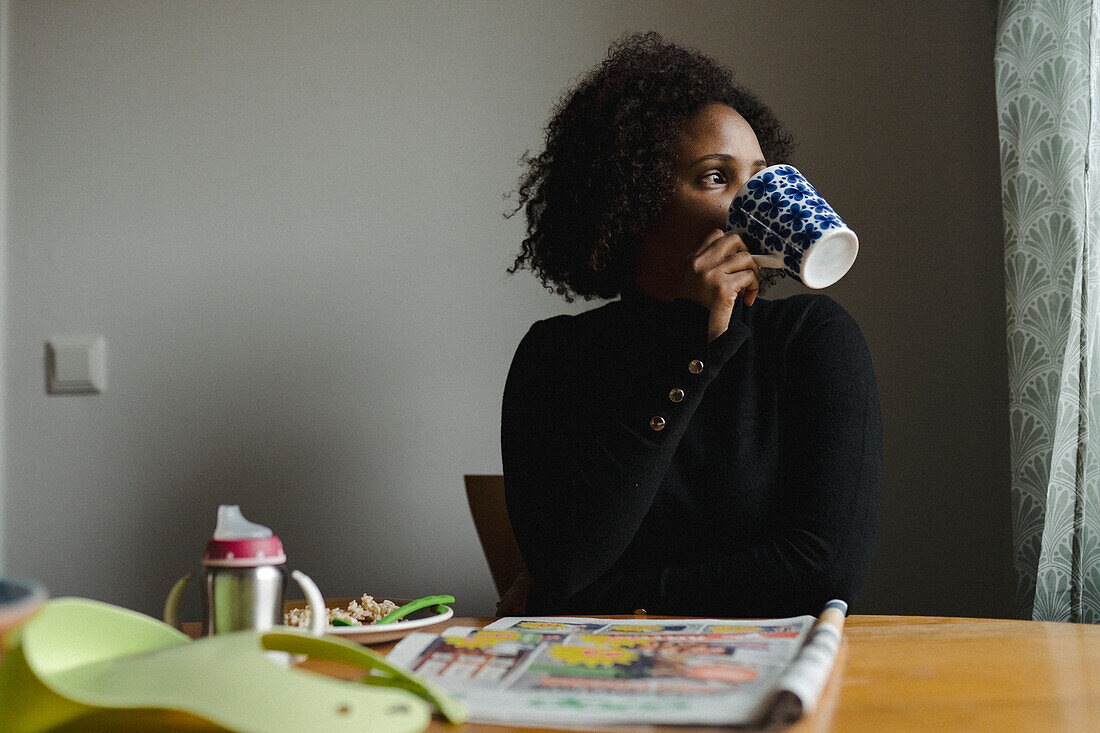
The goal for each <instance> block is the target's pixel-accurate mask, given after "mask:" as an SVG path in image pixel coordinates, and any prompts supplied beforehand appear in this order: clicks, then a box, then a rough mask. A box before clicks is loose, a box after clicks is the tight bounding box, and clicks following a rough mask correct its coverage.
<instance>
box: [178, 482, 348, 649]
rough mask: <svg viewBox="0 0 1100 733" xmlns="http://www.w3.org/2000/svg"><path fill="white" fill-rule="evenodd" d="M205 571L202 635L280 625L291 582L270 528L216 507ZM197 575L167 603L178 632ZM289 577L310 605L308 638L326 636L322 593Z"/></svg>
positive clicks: (229, 507) (300, 577) (183, 581)
mask: <svg viewBox="0 0 1100 733" xmlns="http://www.w3.org/2000/svg"><path fill="white" fill-rule="evenodd" d="M202 565H203V570H202V631H203V635H209V634H220V633H224V632H227V631H243V630H245V629H255V630H257V631H265V630H267V629H270V628H271V627H273V626H281V625H282V623H283V600H284V596H285V594H286V581H287V576H288V573H287V569H286V554H285V553H284V552H283V543H282V542H280V541H279V538H278V537H276V536H275V535H274V533H273V532H272V531H271V530H270V529H268V528H267V527H264V526H263V525H261V524H255V523H254V522H250V521H248V520H247V519H245V518H244V516H243V515H242V514H241V509H240V507H239V506H237V505H236V504H222V505H221V506H219V507H218V524H217V526H216V527H215V529H214V538H213V539H211V540H210V542H208V543H207V545H206V553H205V554H204V555H203V556H202ZM194 575H195V574H194V573H188V574H187V575H185V576H183V577H182V578H180V579H179V580H178V581H176V584H175V585H174V586H173V587H172V590H171V592H169V593H168V598H167V600H166V601H165V602H164V620H165V621H166V622H167V623H169V624H171V625H172V626H175V627H176V628H179V626H180V623H179V602H180V596H182V595H183V590H184V588H185V587H186V586H187V583H188V582H189V581H190V580H191V578H193V577H194ZM289 576H290V577H292V578H294V580H295V581H296V582H297V583H298V585H299V586H300V587H301V588H302V591H303V592H304V593H305V595H306V598H307V599H308V600H309V609H310V632H311V633H313V634H316V635H317V636H320V635H322V634H323V633H324V630H325V627H326V626H327V625H328V616H327V614H326V613H325V601H324V598H323V597H322V596H321V591H319V590H317V586H316V585H315V584H314V583H313V581H312V580H310V578H309V576H308V575H306V574H305V573H302V572H299V571H297V570H295V571H293V572H290V573H289Z"/></svg>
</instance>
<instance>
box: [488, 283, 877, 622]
mask: <svg viewBox="0 0 1100 733" xmlns="http://www.w3.org/2000/svg"><path fill="white" fill-rule="evenodd" d="M707 321H708V312H707V310H706V309H705V308H703V307H701V306H699V305H696V304H695V303H691V302H689V301H683V300H681V301H676V302H675V303H663V302H660V301H656V300H653V299H650V298H646V297H643V296H639V295H626V296H624V298H623V300H621V301H617V302H613V303H609V304H607V305H604V306H602V307H599V308H596V309H594V310H590V311H588V312H586V313H582V314H580V315H577V316H558V317H556V318H551V319H548V320H545V321H540V322H538V323H536V324H535V325H534V326H532V328H531V330H530V331H529V332H528V333H527V335H526V336H525V337H524V339H523V341H522V342H521V343H520V345H519V348H518V349H517V351H516V355H515V358H514V359H513V361H512V367H511V370H510V372H509V374H508V382H507V385H506V387H505V391H504V405H503V414H502V427H501V432H502V450H503V459H504V478H505V485H506V491H507V498H508V511H509V514H510V517H511V520H512V526H513V528H514V530H515V533H516V538H517V539H518V540H519V545H520V548H521V550H522V551H523V555H524V559H525V560H526V562H527V566H528V568H529V569H530V571H531V574H532V575H533V576H534V578H535V586H534V589H533V590H532V592H531V595H530V597H529V599H528V605H527V612H528V613H532V614H545V613H631V612H633V611H634V610H635V609H637V608H645V609H646V610H647V611H648V612H649V613H651V614H654V613H667V614H684V615H695V616H711V615H716V616H786V615H792V614H801V613H812V614H817V613H819V612H820V611H821V609H822V607H823V606H824V605H825V603H826V602H827V601H828V600H830V599H832V598H841V599H844V600H847V601H849V602H851V601H852V600H853V599H854V598H855V596H856V594H857V593H858V591H859V589H860V586H861V585H862V582H863V578H864V575H865V574H866V571H867V565H868V562H869V561H870V556H871V549H872V546H873V544H874V534H875V524H876V518H877V513H878V498H879V482H880V473H881V453H882V437H881V425H880V420H879V407H878V396H877V391H876V388H875V379H874V373H873V371H872V368H871V358H870V355H869V353H868V351H867V346H866V344H865V343H864V340H863V336H862V335H861V333H860V331H859V328H858V327H857V326H856V324H855V321H853V320H852V318H851V317H850V316H849V315H848V314H847V313H846V312H845V311H844V309H843V308H841V307H840V306H839V305H837V304H836V303H835V302H834V301H832V300H831V299H829V298H828V297H825V296H822V295H800V296H795V297H792V298H787V299H785V300H778V301H767V300H763V299H758V300H757V301H756V303H755V304H754V305H753V306H752V307H745V306H744V305H743V304H740V303H739V304H738V305H737V307H736V308H735V310H734V313H733V317H732V319H731V321H730V326H729V329H728V330H727V331H726V332H725V333H724V334H722V335H721V336H719V337H718V338H717V339H715V340H714V341H713V342H711V343H710V344H708V343H707ZM658 428H659V429H658Z"/></svg>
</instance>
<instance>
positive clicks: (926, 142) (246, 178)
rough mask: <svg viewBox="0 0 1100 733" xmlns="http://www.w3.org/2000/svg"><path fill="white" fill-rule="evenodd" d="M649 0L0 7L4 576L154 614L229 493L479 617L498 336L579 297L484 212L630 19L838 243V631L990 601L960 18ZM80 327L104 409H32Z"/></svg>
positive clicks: (978, 44)
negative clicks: (845, 573)
mask: <svg viewBox="0 0 1100 733" xmlns="http://www.w3.org/2000/svg"><path fill="white" fill-rule="evenodd" d="M666 6H670V7H671V6H672V4H668V3H664V2H660V1H658V0H652V1H650V0H646V1H645V2H629V3H627V2H617V3H610V2H609V3H589V2H568V3H564V2H557V3H543V2H530V3H521V2H509V1H505V0H501V1H500V2H467V3H451V2H424V3H416V2H412V3H389V2H360V3H335V2H312V3H299V2H289V1H288V2H263V3H261V2H256V3H240V2H227V3H198V2H118V1H107V0H102V1H89V2H10V3H6V8H5V10H6V15H5V22H4V25H5V31H6V33H7V36H6V37H5V39H4V43H3V52H4V59H5V63H6V64H7V69H8V73H7V75H6V76H5V87H4V91H3V100H2V101H3V118H2V121H3V124H4V130H5V133H6V134H5V137H4V148H3V153H2V154H3V155H4V158H3V162H4V165H3V172H4V179H5V185H6V190H7V196H6V197H5V211H6V220H5V226H4V238H3V246H4V263H5V267H6V279H5V280H4V281H3V290H4V295H5V298H4V301H6V311H5V313H4V317H5V320H4V327H3V337H4V342H3V351H2V353H0V365H2V367H3V394H4V399H5V402H4V404H3V405H0V409H3V410H4V411H5V413H4V415H5V423H4V445H3V448H4V464H3V465H4V473H3V492H4V496H3V498H4V502H3V510H2V514H0V518H2V521H3V524H2V530H0V531H2V539H3V542H2V543H0V544H2V549H0V552H2V553H3V562H4V569H5V570H6V571H7V572H11V573H16V574H20V575H27V576H34V577H38V578H40V579H41V580H43V581H44V582H45V583H46V585H47V586H48V587H49V589H50V590H51V592H52V593H53V594H54V595H68V594H75V595H83V596H89V597H93V598H99V599H103V600H107V601H110V602H113V603H118V604H122V605H126V606H130V607H133V608H136V609H138V610H141V611H145V612H150V613H156V612H157V610H158V608H159V606H160V604H161V601H162V598H163V596H164V594H165V592H166V591H167V589H168V587H169V585H170V583H171V581H172V580H173V579H174V578H175V577H176V576H178V575H180V574H181V573H183V572H185V571H187V570H189V569H192V568H194V567H195V566H196V565H197V559H198V556H199V555H200V553H201V550H202V546H203V543H204V542H205V540H206V539H207V538H208V536H209V533H210V531H211V529H212V524H213V518H214V509H215V506H216V505H217V504H218V503H219V502H234V503H239V504H241V505H242V506H243V508H244V510H245V513H246V515H248V516H249V517H251V518H253V519H254V520H257V521H262V522H264V523H267V524H269V525H271V526H273V527H274V528H275V529H276V530H277V532H278V533H279V534H280V536H281V537H282V539H283V541H284V543H285V545H286V547H287V550H288V552H289V554H290V556H291V564H292V565H294V566H296V567H299V568H302V569H304V570H306V571H307V572H309V573H311V574H312V575H313V577H314V578H315V579H316V580H317V582H318V583H319V584H320V586H321V588H322V590H323V591H325V592H326V593H327V594H330V595H355V594H359V593H361V592H363V591H370V592H375V593H377V594H387V595H396V596H408V595H413V594H420V593H427V592H453V593H454V594H455V595H456V596H459V598H460V602H459V604H458V609H459V611H460V612H462V613H485V612H488V611H489V610H490V609H491V608H492V601H493V600H495V598H494V596H493V593H492V584H491V581H490V578H489V574H488V572H487V570H486V568H485V565H484V562H483V559H482V556H481V551H480V548H479V545H478V543H477V538H476V535H475V533H474V530H473V525H472V523H471V522H470V520H469V518H468V512H467V509H466V505H465V498H464V495H463V492H462V488H461V476H462V474H463V473H466V472H497V471H499V468H500V454H499V447H498V426H499V404H500V393H501V389H502V387H503V382H504V377H505V374H506V370H507V367H508V363H509V360H510V358H511V354H512V351H513V349H514V348H515V345H516V343H517V342H518V340H519V338H520V337H521V336H522V334H523V333H524V331H525V330H526V328H527V326H528V325H529V324H530V322H532V321H533V320H535V319H537V318H542V317H546V316H548V315H551V314H553V313H558V312H562V311H567V310H570V309H572V310H577V309H580V308H585V307H588V306H587V305H585V304H578V305H575V306H572V307H569V306H566V305H565V304H564V303H562V302H561V301H560V300H557V299H555V298H554V297H553V296H551V295H549V294H546V293H545V292H544V291H542V289H541V288H540V286H539V285H538V283H537V281H536V280H535V279H534V278H533V277H531V276H530V275H517V276H515V277H508V276H506V275H505V274H504V270H505V268H506V267H507V266H508V265H509V264H510V262H511V258H512V256H513V253H514V251H515V249H516V247H517V245H518V242H519V240H520V238H521V237H522V223H521V222H520V221H519V220H518V219H513V220H505V219H503V218H502V217H501V213H502V212H503V211H505V210H507V209H508V204H507V202H506V201H504V200H503V199H502V193H504V192H506V191H509V190H511V189H512V188H513V186H514V184H515V180H516V176H517V175H518V173H519V168H518V167H517V165H516V161H517V158H518V157H519V155H520V154H522V153H523V152H524V151H525V150H527V149H531V148H537V146H538V145H539V143H540V140H541V130H542V126H543V124H544V123H545V120H546V116H547V113H548V111H549V109H550V107H551V105H552V104H553V102H554V101H555V100H556V98H557V97H558V95H559V94H560V92H561V91H562V90H563V89H564V88H566V87H567V86H568V85H569V84H570V82H571V80H573V79H574V78H575V77H576V76H577V75H578V74H579V73H581V72H582V71H583V70H584V69H585V68H587V67H588V66H589V65H590V64H592V63H595V62H596V61H598V60H599V59H600V58H601V56H602V55H603V53H604V51H605V49H606V46H607V44H608V42H609V41H610V40H611V39H613V38H615V37H617V36H618V35H620V34H621V33H622V32H624V31H627V30H644V29H649V28H654V29H657V30H661V31H663V32H665V33H666V34H667V35H668V36H670V37H671V38H673V39H675V40H678V41H680V42H682V43H685V44H688V45H694V46H698V47H700V48H702V49H703V50H704V51H707V52H709V53H711V54H714V55H716V56H718V57H719V58H721V59H723V60H724V61H726V62H728V63H730V64H731V65H733V66H734V67H735V68H736V69H738V70H739V76H740V79H741V81H742V82H744V83H746V84H747V85H749V86H751V87H753V88H755V89H757V90H758V91H759V92H760V93H761V95H762V96H764V97H765V98H766V99H767V100H768V101H769V103H771V104H772V105H773V107H774V108H775V110H776V111H777V113H778V114H779V115H780V117H781V118H783V119H785V120H786V121H787V123H788V125H789V128H790V129H791V131H792V132H794V133H795V134H796V136H797V137H798V138H799V140H800V141H801V147H800V149H799V152H798V155H797V158H796V161H795V162H796V163H798V164H799V165H801V166H802V167H803V169H804V170H805V171H806V172H807V174H808V175H809V177H810V178H811V180H813V181H815V182H816V183H817V184H818V185H819V187H820V188H821V189H822V190H823V191H824V192H825V194H826V195H827V196H828V197H829V198H830V200H831V201H832V203H833V204H834V205H835V206H836V207H837V209H838V210H840V211H841V212H842V214H843V215H845V217H846V219H848V221H849V222H850V223H851V224H852V226H853V227H854V228H855V229H856V230H857V231H858V232H859V234H860V236H861V241H862V244H863V249H862V251H861V255H860V260H859V262H858V263H857V266H856V268H855V269H854V270H853V271H852V273H851V275H850V276H849V277H848V278H847V279H846V280H845V281H843V283H842V284H840V285H838V286H837V287H835V288H833V289H832V290H831V294H832V295H833V297H835V298H836V299H837V300H839V301H840V302H842V303H843V304H844V305H845V306H846V307H847V308H848V309H849V310H850V311H851V312H852V313H853V314H854V315H855V316H856V318H857V319H858V321H859V322H860V323H861V325H862V326H863V328H864V331H865V334H866V336H867V340H868V342H869V343H870V346H871V350H872V354H873V356H874V359H875V364H876V369H877V373H878V377H879V381H880V391H881V395H882V404H883V411H884V417H885V431H886V477H885V485H884V497H883V510H882V522H881V528H880V535H879V543H878V549H877V552H876V557H875V560H874V565H873V568H872V576H871V578H870V580H869V582H868V587H867V589H866V592H865V596H864V598H863V600H862V602H861V603H860V605H859V606H858V607H857V610H861V611H864V612H892V613H937V614H955V615H993V616H996V615H1006V614H1007V613H1009V612H1010V609H1011V598H1010V595H1011V578H1010V567H1011V564H1010V558H1009V539H1008V538H1009V504H1008V497H1009V487H1008V456H1007V419H1006V409H1007V404H1006V395H1007V388H1006V380H1005V376H1004V372H1005V355H1004V316H1003V286H1002V282H1001V269H1002V267H1001V234H1000V213H999V194H998V171H997V139H996V126H995V115H994V96H993V87H992V78H993V69H992V35H993V9H992V5H991V4H990V3H988V2H977V1H975V2H969V3H955V2H952V3H946V2H944V3H938V4H936V3H933V4H931V7H930V6H929V4H928V3H919V2H915V1H914V2H904V3H877V2H864V3H852V2H828V3H820V2H817V3H811V2H804V3H802V2H800V3H750V2H726V3H720V4H710V3H676V4H674V9H668V8H667V7H666ZM777 52H778V53H777ZM0 272H4V270H0ZM792 289H793V288H791V286H788V285H784V286H782V287H781V289H780V290H777V291H776V294H777V295H782V294H783V293H784V292H791V291H792ZM85 334H88V335H102V336H105V337H106V339H107V346H108V370H109V386H108V390H107V391H106V392H105V393H104V394H102V395H99V396H92V397H75V396H67V397H58V396H47V395H46V394H45V393H44V386H43V384H44V378H43V343H44V341H45V340H46V339H47V338H49V337H51V336H55V335H85Z"/></svg>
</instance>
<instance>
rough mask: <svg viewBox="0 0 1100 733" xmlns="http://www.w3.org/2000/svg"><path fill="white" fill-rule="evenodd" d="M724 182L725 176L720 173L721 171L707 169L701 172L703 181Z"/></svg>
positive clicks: (709, 182)
mask: <svg viewBox="0 0 1100 733" xmlns="http://www.w3.org/2000/svg"><path fill="white" fill-rule="evenodd" d="M725 182H726V177H725V176H723V175H722V172H721V171H708V172H706V173H704V174H703V183H708V184H715V185H718V184H722V183H725Z"/></svg>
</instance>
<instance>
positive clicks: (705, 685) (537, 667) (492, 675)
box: [388, 601, 846, 728]
mask: <svg viewBox="0 0 1100 733" xmlns="http://www.w3.org/2000/svg"><path fill="white" fill-rule="evenodd" d="M836 604H839V605H836ZM845 609H846V606H845V605H844V603H843V601H833V602H831V603H830V604H829V606H828V607H827V608H826V611H825V613H823V614H822V616H821V618H820V619H815V618H814V617H813V616H798V617H794V618H784V619H769V620H753V621H731V620H721V619H676V620H666V619H614V620H609V619H595V618H566V617H523V618H521V617H509V618H503V619H499V620H498V621H495V622H494V623H492V624H490V625H489V626H487V627H485V628H484V629H476V628H467V627H453V628H450V629H447V630H446V631H444V632H443V633H442V634H438V635H436V634H427V633H413V634H410V635H409V636H407V637H405V638H404V639H403V640H401V642H399V643H398V644H397V646H395V647H394V649H393V651H391V652H390V654H389V655H388V658H389V659H390V660H392V661H394V662H396V663H398V664H401V665H403V666H405V667H407V668H409V669H412V670H413V671H415V672H417V673H419V674H421V675H424V676H425V677H428V678H429V679H431V680H432V681H433V682H435V683H437V684H438V685H440V686H441V687H443V688H445V689H446V690H448V691H449V692H451V693H453V694H455V695H456V696H458V697H460V698H462V699H463V700H465V701H466V703H467V705H469V707H470V713H471V715H470V718H471V720H473V721H477V722H482V723H497V724H509V725H529V726H547V727H559V728H591V727H594V726H611V725H626V724H630V725H639V724H649V725H725V726H729V725H746V724H753V725H759V724H767V723H785V722H790V721H792V720H795V719H797V718H798V717H800V716H801V715H803V714H807V713H809V712H811V711H812V710H813V708H814V705H816V703H817V700H818V698H819V697H820V695H821V691H822V689H823V688H824V686H825V682H826V681H827V680H828V677H829V673H830V671H831V669H832V666H833V662H834V661H835V659H836V655H837V651H838V649H839V646H840V640H841V630H842V628H843V621H844V610H845Z"/></svg>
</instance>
